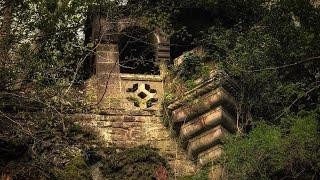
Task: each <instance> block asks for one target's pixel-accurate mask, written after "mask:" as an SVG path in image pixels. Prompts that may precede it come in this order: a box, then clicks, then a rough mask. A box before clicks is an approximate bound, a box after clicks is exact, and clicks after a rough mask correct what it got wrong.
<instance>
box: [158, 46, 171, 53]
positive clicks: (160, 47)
mask: <svg viewBox="0 0 320 180" xmlns="http://www.w3.org/2000/svg"><path fill="white" fill-rule="evenodd" d="M158 51H159V52H170V46H163V45H162V46H161V45H160V46H159V47H158Z"/></svg>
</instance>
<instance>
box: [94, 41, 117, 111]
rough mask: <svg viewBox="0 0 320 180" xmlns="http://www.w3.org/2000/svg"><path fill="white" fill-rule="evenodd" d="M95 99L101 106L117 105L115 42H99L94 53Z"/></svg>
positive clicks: (110, 107)
mask: <svg viewBox="0 0 320 180" xmlns="http://www.w3.org/2000/svg"><path fill="white" fill-rule="evenodd" d="M96 76H97V86H98V87H97V97H98V99H97V101H98V103H99V106H100V107H102V108H107V109H112V108H115V107H118V103H117V101H119V99H120V95H121V79H120V67H119V51H118V45H117V44H100V45H99V46H98V48H97V53H96ZM119 103H120V102H119Z"/></svg>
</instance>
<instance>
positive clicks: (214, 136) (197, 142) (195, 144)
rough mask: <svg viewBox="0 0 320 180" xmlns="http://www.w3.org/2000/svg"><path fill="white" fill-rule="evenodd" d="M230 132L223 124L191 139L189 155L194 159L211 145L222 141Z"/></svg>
mask: <svg viewBox="0 0 320 180" xmlns="http://www.w3.org/2000/svg"><path fill="white" fill-rule="evenodd" d="M226 134H229V133H228V131H227V130H226V129H224V128H223V127H222V126H221V125H218V126H217V127H215V128H213V129H211V130H209V131H207V132H205V133H203V134H201V135H199V136H197V137H195V138H193V139H191V140H189V143H188V146H187V152H188V156H189V157H190V158H192V159H194V158H195V157H197V155H198V154H199V153H201V152H203V151H205V150H207V149H209V148H211V147H214V146H216V145H217V144H220V143H221V139H222V138H223V137H224V136H225V135H226Z"/></svg>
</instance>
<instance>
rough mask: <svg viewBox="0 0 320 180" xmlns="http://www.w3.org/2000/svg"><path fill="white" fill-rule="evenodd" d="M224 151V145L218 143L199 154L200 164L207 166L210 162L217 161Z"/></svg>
mask: <svg viewBox="0 0 320 180" xmlns="http://www.w3.org/2000/svg"><path fill="white" fill-rule="evenodd" d="M222 153H223V146H222V145H221V144H218V145H216V146H214V147H212V148H210V149H208V150H206V151H204V152H202V153H200V154H199V155H198V164H199V165H200V166H205V165H207V164H208V163H210V162H212V161H215V160H217V159H219V158H220V157H221V155H222Z"/></svg>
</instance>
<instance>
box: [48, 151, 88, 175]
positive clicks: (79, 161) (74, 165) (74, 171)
mask: <svg viewBox="0 0 320 180" xmlns="http://www.w3.org/2000/svg"><path fill="white" fill-rule="evenodd" d="M54 175H55V177H56V179H61V180H64V179H74V180H78V179H79V180H83V179H90V178H91V174H90V169H89V167H88V166H87V164H86V163H85V160H84V158H83V157H81V156H78V157H75V158H74V159H72V160H71V161H70V162H69V163H67V164H66V165H65V166H64V167H62V168H59V169H56V170H55V171H54Z"/></svg>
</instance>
